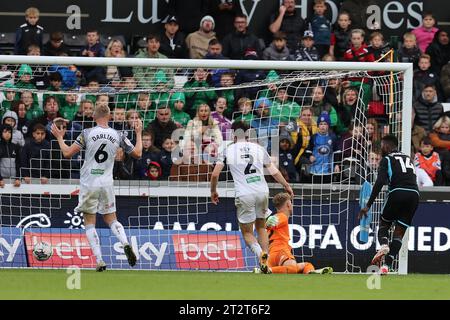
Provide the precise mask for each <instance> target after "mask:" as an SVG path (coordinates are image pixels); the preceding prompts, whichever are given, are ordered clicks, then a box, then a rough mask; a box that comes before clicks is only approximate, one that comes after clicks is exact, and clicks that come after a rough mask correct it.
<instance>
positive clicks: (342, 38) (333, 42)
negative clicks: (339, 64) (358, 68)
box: [329, 11, 352, 61]
mask: <svg viewBox="0 0 450 320" xmlns="http://www.w3.org/2000/svg"><path fill="white" fill-rule="evenodd" d="M351 30H352V20H351V19H350V14H349V13H348V12H345V11H343V12H340V13H339V16H338V19H337V22H336V24H335V26H334V28H333V32H332V33H331V39H330V51H329V53H330V54H331V55H332V56H334V57H335V58H336V60H337V61H341V60H343V59H344V55H345V52H346V51H347V50H348V49H349V48H350V46H351V33H350V31H351Z"/></svg>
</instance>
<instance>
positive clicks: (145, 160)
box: [135, 131, 161, 179]
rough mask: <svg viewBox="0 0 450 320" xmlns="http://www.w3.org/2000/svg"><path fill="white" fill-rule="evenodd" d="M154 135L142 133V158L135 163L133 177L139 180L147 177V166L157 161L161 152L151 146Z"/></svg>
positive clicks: (146, 132)
mask: <svg viewBox="0 0 450 320" xmlns="http://www.w3.org/2000/svg"><path fill="white" fill-rule="evenodd" d="M153 140H154V135H153V133H151V132H148V131H144V132H143V133H142V156H141V158H140V159H139V160H137V161H136V167H135V168H136V170H135V176H136V177H137V178H139V179H145V178H146V177H147V170H148V166H149V164H150V163H151V162H153V161H159V159H160V157H161V151H160V150H159V149H158V148H156V147H155V146H154V145H153Z"/></svg>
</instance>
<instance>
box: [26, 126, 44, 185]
mask: <svg viewBox="0 0 450 320" xmlns="http://www.w3.org/2000/svg"><path fill="white" fill-rule="evenodd" d="M31 130H32V135H31V139H29V140H28V141H27V142H26V143H25V146H24V147H23V148H22V153H21V160H22V165H21V168H22V171H21V176H22V178H23V179H24V181H25V183H27V184H29V183H31V178H39V179H40V182H41V184H47V183H48V178H49V177H50V171H49V168H50V164H49V159H50V153H49V150H50V142H48V140H47V139H46V138H45V136H46V131H45V127H44V126H43V125H42V124H41V123H37V124H36V125H35V126H34V127H32V129H31Z"/></svg>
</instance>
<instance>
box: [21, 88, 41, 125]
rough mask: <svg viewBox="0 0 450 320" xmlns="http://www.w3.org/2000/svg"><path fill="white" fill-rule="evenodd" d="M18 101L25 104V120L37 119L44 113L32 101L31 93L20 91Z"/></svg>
mask: <svg viewBox="0 0 450 320" xmlns="http://www.w3.org/2000/svg"><path fill="white" fill-rule="evenodd" d="M20 100H22V101H23V103H24V104H25V108H26V110H27V116H26V117H27V120H30V121H31V120H33V119H36V118H39V117H40V116H42V115H43V114H44V111H43V110H42V108H41V107H40V106H39V104H38V103H37V102H35V101H34V100H33V94H32V93H31V91H22V94H21V95H20Z"/></svg>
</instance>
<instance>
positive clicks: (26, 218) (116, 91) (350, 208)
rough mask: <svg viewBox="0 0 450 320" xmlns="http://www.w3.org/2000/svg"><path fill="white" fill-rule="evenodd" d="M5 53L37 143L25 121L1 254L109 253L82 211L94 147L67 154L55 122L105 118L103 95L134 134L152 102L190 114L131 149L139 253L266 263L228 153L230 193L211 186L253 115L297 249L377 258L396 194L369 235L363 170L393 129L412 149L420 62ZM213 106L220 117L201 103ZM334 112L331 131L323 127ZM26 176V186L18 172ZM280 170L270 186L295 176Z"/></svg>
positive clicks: (118, 180) (334, 258) (170, 262)
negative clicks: (243, 215) (238, 199)
mask: <svg viewBox="0 0 450 320" xmlns="http://www.w3.org/2000/svg"><path fill="white" fill-rule="evenodd" d="M0 58H1V59H0V65H2V70H3V71H2V72H1V73H0V76H1V78H0V79H1V80H0V91H2V93H3V94H0V100H1V102H0V103H1V106H2V113H3V118H4V119H7V118H11V113H8V112H10V110H15V111H16V112H17V119H16V127H17V130H18V131H17V133H14V135H15V137H14V139H18V140H15V142H16V143H19V144H20V143H22V142H20V141H19V140H20V137H18V136H20V134H19V132H20V133H22V135H23V136H24V140H23V142H25V145H24V146H23V147H21V149H18V150H19V153H20V157H16V158H15V159H17V158H20V165H19V166H15V165H12V164H11V163H12V162H11V161H10V160H8V163H6V161H4V160H3V159H4V158H2V160H1V165H2V168H1V170H2V171H1V173H2V176H3V177H4V180H3V181H4V182H5V183H6V184H5V186H4V188H1V189H0V267H50V268H62V267H66V266H69V265H78V266H81V267H83V268H92V267H95V264H96V261H95V257H93V256H92V252H91V249H90V247H89V245H88V242H87V240H86V237H85V235H84V230H83V229H84V221H83V214H82V213H81V212H77V211H75V210H74V209H75V207H76V206H77V203H78V193H79V180H78V179H79V170H80V168H81V166H82V165H83V157H84V154H83V152H82V153H81V154H78V155H76V156H74V157H73V158H72V159H64V158H63V157H62V154H61V151H60V149H59V147H58V144H57V141H56V140H55V139H54V137H53V136H52V135H51V133H50V125H51V123H52V122H53V120H54V118H55V117H59V116H61V117H63V118H66V119H68V120H70V122H67V123H63V122H61V121H59V122H58V121H56V122H57V124H58V125H65V126H66V127H67V128H66V129H67V131H66V135H65V139H66V141H67V142H68V143H69V142H70V143H71V142H73V141H74V140H75V139H76V138H77V136H78V135H79V134H80V132H81V130H83V129H85V128H89V127H92V125H93V122H92V118H91V115H92V111H93V108H94V107H95V106H96V105H99V104H102V103H107V104H108V105H109V106H110V109H111V114H112V115H111V122H110V126H112V127H113V128H115V129H117V130H119V131H121V132H124V134H126V135H127V137H128V138H129V139H130V140H131V141H132V142H133V143H134V142H135V132H134V129H133V122H134V121H135V120H136V119H137V118H140V119H141V120H142V121H143V123H144V126H145V128H149V126H150V123H152V122H153V121H158V119H159V120H160V121H161V122H164V121H166V120H164V119H165V118H166V119H167V118H168V117H172V119H174V121H175V122H176V127H177V130H175V131H174V132H173V133H172V135H171V138H172V140H170V139H167V138H168V137H167V136H165V135H164V134H163V131H165V130H166V126H165V125H161V126H155V127H153V130H151V131H152V134H151V135H150V136H146V137H144V138H145V139H147V140H148V139H151V140H152V142H153V144H155V143H157V144H160V146H161V145H162V146H161V147H160V148H161V149H162V150H160V151H159V152H158V151H157V150H155V149H152V148H150V149H148V150H147V149H146V151H147V152H148V153H146V154H145V160H143V161H140V162H139V161H133V160H132V159H131V158H129V157H128V156H127V155H124V154H122V153H119V154H118V155H117V156H116V162H115V167H114V178H115V180H114V185H115V192H116V207H117V214H118V220H119V221H120V222H122V224H123V225H124V226H125V229H126V232H127V236H128V240H129V241H130V244H131V245H132V246H133V248H134V250H135V252H136V253H137V256H138V263H137V265H136V267H135V269H143V270H155V269H163V270H178V269H180V270H221V271H250V270H253V268H254V267H255V266H256V265H257V259H256V257H255V256H254V254H253V253H252V252H251V251H250V250H249V249H248V248H246V247H245V243H244V241H243V239H242V237H241V234H240V232H239V227H238V224H237V219H236V209H235V204H234V202H235V195H234V188H233V181H232V178H231V174H230V172H229V170H228V168H227V167H226V168H225V169H224V171H223V172H222V174H221V176H220V179H219V180H220V182H219V195H220V202H219V204H218V205H213V204H212V203H211V200H210V189H209V181H210V177H211V173H212V169H213V167H214V163H215V161H216V160H217V157H218V156H219V155H220V154H221V152H222V151H223V149H224V148H225V147H226V146H227V145H229V144H230V143H232V142H233V141H232V134H231V131H230V127H231V123H232V122H233V121H244V122H247V123H248V124H249V125H250V126H251V127H252V130H251V135H250V136H251V138H250V139H251V140H252V141H253V142H255V143H259V144H260V145H262V146H264V147H265V148H267V150H268V151H269V154H270V155H271V157H272V159H273V161H275V162H276V163H277V164H278V166H279V168H280V170H281V172H282V173H283V175H285V177H286V178H287V179H288V180H289V181H290V183H292V185H293V188H294V192H295V199H294V213H293V215H292V216H291V218H290V220H289V223H290V230H291V244H292V247H293V253H294V255H295V257H296V259H297V260H298V261H299V262H300V261H309V262H312V263H313V264H314V265H316V266H317V267H321V266H325V265H331V266H333V268H334V269H335V270H336V271H342V272H344V271H345V272H361V271H365V269H366V267H367V266H368V264H369V262H370V258H371V257H372V255H373V254H374V252H375V249H376V243H377V242H376V232H374V231H376V229H377V221H378V216H379V214H380V212H381V208H382V203H383V200H384V196H380V197H379V198H378V200H377V202H376V203H375V205H374V207H373V213H374V214H373V222H372V232H371V234H370V237H369V242H368V243H367V244H362V243H360V241H359V238H358V234H359V223H358V221H357V219H356V214H357V211H358V210H359V206H358V200H359V191H360V188H361V185H362V183H363V182H364V181H369V182H371V183H373V182H374V178H375V177H376V169H377V158H378V160H379V146H378V145H377V143H378V142H377V141H378V140H379V138H380V137H381V135H382V134H384V133H392V134H395V135H396V136H398V137H399V139H400V140H401V141H402V145H403V149H404V150H405V146H407V145H408V144H409V140H408V139H410V135H409V132H410V131H408V126H407V124H406V126H405V121H410V119H409V118H408V117H410V115H409V116H408V113H407V112H403V111H404V109H405V106H407V107H408V108H409V106H410V101H409V100H408V99H410V98H409V96H408V92H409V91H410V89H411V88H410V87H411V86H410V84H409V82H408V81H409V80H408V79H409V77H410V74H409V73H408V72H409V71H408V70H409V69H408V68H407V67H406V66H405V65H402V64H384V66H382V65H383V64H381V63H380V64H371V65H366V64H358V63H331V64H326V63H325V64H324V63H312V64H309V63H306V64H305V63H292V62H291V63H286V62H277V63H276V64H274V63H270V62H267V63H266V62H258V61H238V62H236V61H234V62H233V61H206V60H205V61H196V60H190V61H176V60H175V61H171V60H161V61H158V62H157V63H156V62H155V61H143V59H117V61H116V60H115V59H93V60H91V59H78V58H74V59H70V60H69V59H64V58H62V59H59V58H58V59H56V60H57V62H56V60H46V58H43V57H36V58H34V60H30V58H29V57H25V58H24V57H22V58H19V57H16V58H13V60H8V59H7V58H8V57H5V56H3V57H0ZM9 59H10V58H9ZM14 59H15V60H14ZM20 59H22V60H23V61H22V60H20ZM27 59H28V60H27ZM18 60H20V61H18ZM119 60H120V61H119ZM144 60H145V59H144ZM25 63H26V64H25ZM68 65H70V66H68ZM75 65H76V66H75ZM275 66H276V68H277V70H274V67H275ZM93 68H98V69H101V68H104V69H103V70H104V71H102V72H105V74H106V75H110V76H111V75H112V76H111V77H110V78H109V80H108V81H107V82H106V83H99V82H98V81H96V80H98V79H97V78H96V77H90V78H89V77H86V76H85V75H86V72H87V71H86V70H88V71H89V70H91V71H92V70H93ZM124 68H127V69H126V70H128V71H127V72H125V73H124ZM119 71H120V72H122V73H123V74H122V75H120V72H119ZM404 71H406V73H405V72H404ZM55 73H59V75H57V76H55ZM27 75H29V76H27ZM28 78H29V79H28ZM59 78H60V79H61V81H60V84H59V85H58V82H57V81H55V79H56V80H57V79H59ZM404 79H407V80H408V81H405V80H404ZM49 80H52V81H53V82H49ZM55 85H56V86H55ZM58 86H59V87H60V88H59V87H58ZM52 97H53V98H52ZM405 97H406V98H405ZM405 99H406V101H405ZM16 101H20V102H16ZM179 101H183V103H180V102H179ZM210 111H214V115H213V116H214V119H216V120H215V121H214V122H212V121H210V122H208V118H205V119H202V118H201V117H202V115H203V114H205V113H206V114H209V112H210ZM402 113H403V115H402ZM13 118H14V117H13ZM227 119H228V120H227ZM318 120H323V121H322V122H321V123H322V125H320V124H319V123H317V121H318ZM4 121H5V120H3V122H4ZM7 121H9V120H7ZM319 122H320V121H319ZM324 122H325V123H328V124H329V129H330V131H329V132H327V131H326V130H325V131H323V128H322V127H324V125H323V123H324ZM37 123H42V125H43V127H44V131H45V132H46V137H45V139H44V142H39V141H37V138H36V137H34V136H33V133H32V132H33V127H34V126H35V125H36V124H37ZM374 125H375V128H374ZM155 128H156V129H155ZM405 128H406V130H405ZM372 129H375V130H372ZM332 132H333V133H332ZM316 133H318V134H316ZM314 134H316V135H314ZM310 136H311V137H313V138H310ZM313 139H315V140H313ZM312 140H313V141H312ZM147 143H148V141H147ZM311 156H312V157H313V158H311ZM8 157H9V158H14V157H13V156H11V154H9V155H8V156H5V158H8ZM17 171H18V172H17ZM16 177H18V178H19V179H21V180H20V181H21V185H20V186H14V183H17V181H16ZM267 179H268V180H269V182H270V190H271V196H273V195H274V194H275V193H277V192H279V191H281V189H280V187H279V186H278V185H276V184H275V183H273V181H271V180H270V177H267ZM271 209H272V210H274V209H273V207H272V206H271ZM101 220H102V219H101V216H100V215H97V228H98V233H99V236H100V242H101V249H102V254H103V257H104V260H105V262H106V263H107V264H108V266H109V267H110V268H117V269H128V268H129V266H128V264H127V261H126V257H125V255H124V253H123V248H122V246H121V244H120V243H119V241H118V240H117V239H116V238H115V237H114V235H112V233H111V232H110V230H109V228H108V226H106V225H105V224H104V223H103V221H101ZM40 242H46V243H48V244H50V245H51V248H52V250H51V252H52V256H51V257H49V258H48V259H46V260H42V261H38V260H37V258H36V257H35V256H34V255H33V248H34V246H35V244H37V243H40Z"/></svg>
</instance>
